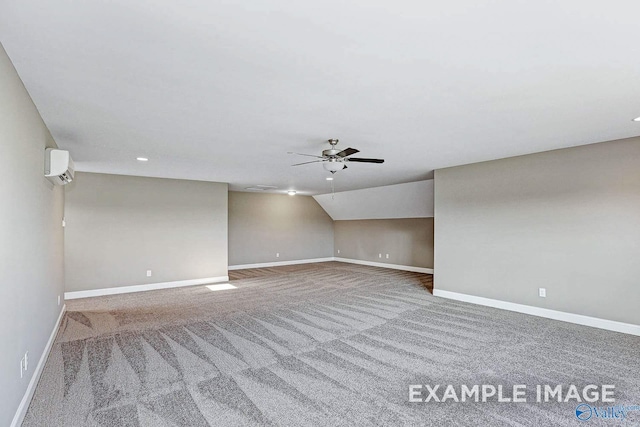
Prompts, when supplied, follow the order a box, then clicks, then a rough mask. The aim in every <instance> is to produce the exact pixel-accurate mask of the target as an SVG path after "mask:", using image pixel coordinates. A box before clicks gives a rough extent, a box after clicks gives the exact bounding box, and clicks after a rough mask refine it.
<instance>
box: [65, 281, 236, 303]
mask: <svg viewBox="0 0 640 427" xmlns="http://www.w3.org/2000/svg"><path fill="white" fill-rule="evenodd" d="M228 281H229V276H219V277H206V278H204V279H191V280H179V281H176V282H162V283H149V284H147V285H135V286H118V287H115V288H106V289H94V290H90V291H74V292H65V293H64V299H78V298H89V297H99V296H103V295H116V294H128V293H130V292H143V291H155V290H158V289H169V288H180V287H183V286H195V285H208V284H211V283H220V282H228Z"/></svg>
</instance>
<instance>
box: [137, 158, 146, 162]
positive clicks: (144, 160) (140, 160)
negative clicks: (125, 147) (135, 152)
mask: <svg viewBox="0 0 640 427" xmlns="http://www.w3.org/2000/svg"><path fill="white" fill-rule="evenodd" d="M136 160H137V161H139V162H148V161H149V159H148V158H146V157H136Z"/></svg>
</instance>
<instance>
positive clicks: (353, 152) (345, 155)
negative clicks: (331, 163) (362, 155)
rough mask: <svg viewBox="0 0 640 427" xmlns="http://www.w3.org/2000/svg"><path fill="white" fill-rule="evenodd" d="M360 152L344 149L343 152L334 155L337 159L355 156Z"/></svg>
mask: <svg viewBox="0 0 640 427" xmlns="http://www.w3.org/2000/svg"><path fill="white" fill-rule="evenodd" d="M359 152H360V150H356V149H355V148H351V147H349V148H345V149H344V150H342V151H341V152H339V153H338V154H336V156H338V157H347V156H350V155H352V154H356V153H359Z"/></svg>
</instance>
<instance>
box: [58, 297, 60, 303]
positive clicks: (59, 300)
mask: <svg viewBox="0 0 640 427" xmlns="http://www.w3.org/2000/svg"><path fill="white" fill-rule="evenodd" d="M58 305H60V295H58Z"/></svg>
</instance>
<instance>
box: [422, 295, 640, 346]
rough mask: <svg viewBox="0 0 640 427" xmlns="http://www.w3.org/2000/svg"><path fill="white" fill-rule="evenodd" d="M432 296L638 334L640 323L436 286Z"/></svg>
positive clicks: (639, 332) (639, 334)
mask: <svg viewBox="0 0 640 427" xmlns="http://www.w3.org/2000/svg"><path fill="white" fill-rule="evenodd" d="M433 296H435V297H440V298H446V299H451V300H456V301H462V302H468V303H471V304H477V305H484V306H487V307H493V308H499V309H502V310H508V311H515V312H518V313H524V314H529V315H532V316H538V317H544V318H546V319H552V320H560V321H562V322H568V323H574V324H576V325H582V326H591V327H593V328H599V329H605V330H608V331H614V332H621V333H623V334H629V335H637V336H640V325H634V324H632V323H624V322H618V321H615V320H607V319H601V318H598V317H591V316H585V315H582V314H575V313H567V312H565V311H558V310H551V309H548V308H542V307H534V306H531V305H524V304H518V303H514V302H508V301H501V300H496V299H490V298H484V297H479V296H475V295H469V294H461V293H458V292H451V291H444V290H441V289H437V288H436V289H434V290H433Z"/></svg>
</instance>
